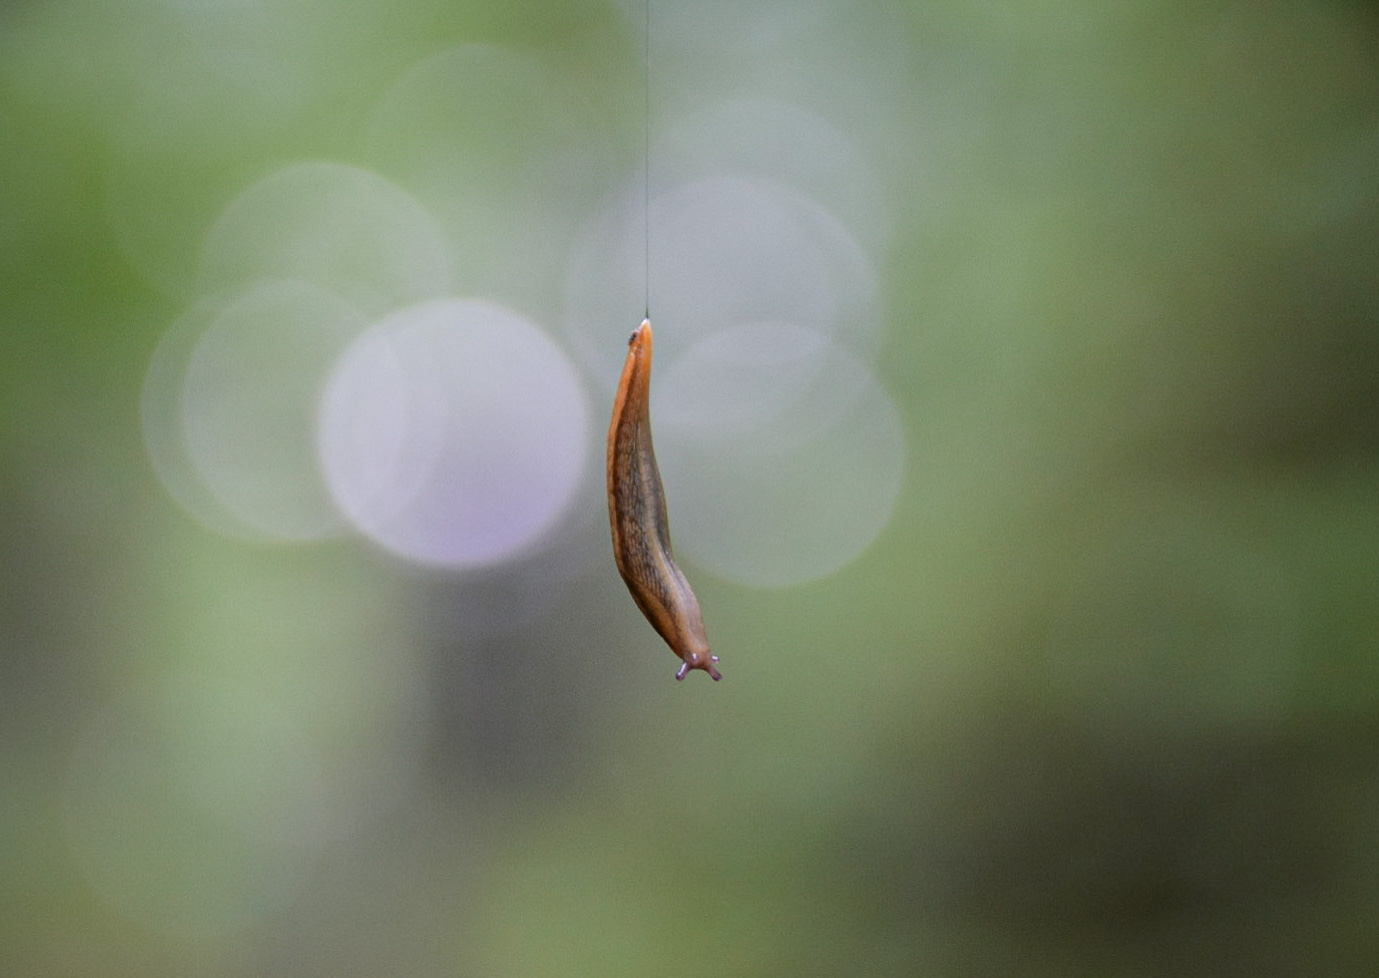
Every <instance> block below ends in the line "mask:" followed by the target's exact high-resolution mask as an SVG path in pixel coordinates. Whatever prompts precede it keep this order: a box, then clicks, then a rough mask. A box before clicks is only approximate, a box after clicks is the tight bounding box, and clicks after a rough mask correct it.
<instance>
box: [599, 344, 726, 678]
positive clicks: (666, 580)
mask: <svg viewBox="0 0 1379 978" xmlns="http://www.w3.org/2000/svg"><path fill="white" fill-rule="evenodd" d="M650 394H651V320H649V319H644V320H642V324H641V325H640V326H638V327H637V329H636V331H635V332H633V334H632V338H631V339H630V340H628V343H627V362H626V363H624V364H623V368H622V379H621V380H620V381H618V393H617V396H616V397H615V398H614V399H613V420H612V423H611V424H609V426H608V522H609V523H610V524H611V526H612V528H613V557H614V559H615V560H616V561H617V563H618V573H620V574H622V579H623V580H624V581H626V582H627V589H628V590H629V591H631V592H632V600H634V601H636V602H637V607H638V608H641V609H642V614H644V615H646V620H647V621H649V622H651V627H652V628H654V629H656V631H657V632H659V633H660V636H661V637H662V638H663V639H665V640H666V644H667V645H669V646H670V650H671V651H672V652H674V653H675V654H676V655H678V656H679V657H680V658H681V659H682V660H683V661H684V664H683V665H682V666H681V667H680V671H679V672H677V673H676V674H675V678H676V679H684V678H685V676H686V675H687V674H688V673H689V671H690V670H691V669H703V670H704V671H705V672H707V673H708V674H709V675H710V676H712V677H713V678H714V679H721V678H722V677H721V676H720V675H719V674H718V669H717V668H715V666H714V663H715V662H717V661H718V656H716V655H713V654H712V653H711V652H710V651H709V640H708V638H707V636H705V634H704V617H703V615H702V614H701V613H700V611H699V602H698V600H696V599H695V597H694V592H693V591H691V590H690V586H689V582H688V581H686V580H685V575H684V574H682V573H680V568H678V567H676V566H675V560H674V558H673V557H672V555H671V550H670V525H669V523H668V522H667V520H666V497H665V493H664V492H663V491H662V489H661V473H660V470H659V469H657V468H656V452H655V450H654V449H653V448H652V447H651V411H650V408H649V404H648V401H649V398H650Z"/></svg>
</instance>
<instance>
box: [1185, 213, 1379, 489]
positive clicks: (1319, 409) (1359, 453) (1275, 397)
mask: <svg viewBox="0 0 1379 978" xmlns="http://www.w3.org/2000/svg"><path fill="white" fill-rule="evenodd" d="M1246 262H1247V265H1248V260H1246ZM1375 269H1379V214H1376V215H1358V216H1356V217H1355V218H1353V219H1352V220H1350V221H1348V222H1346V223H1344V224H1341V225H1338V226H1327V227H1326V228H1325V229H1324V237H1323V239H1322V240H1319V241H1317V242H1316V243H1314V244H1312V245H1310V246H1306V245H1300V246H1297V247H1295V248H1289V249H1286V250H1284V251H1283V252H1281V253H1278V254H1275V255H1272V256H1269V257H1267V258H1264V259H1262V260H1260V261H1258V263H1257V264H1254V265H1253V267H1247V269H1246V270H1243V271H1242V274H1241V275H1240V277H1239V279H1238V280H1237V281H1236V282H1234V283H1233V287H1232V288H1229V289H1228V290H1227V291H1226V293H1225V295H1226V297H1227V301H1229V302H1233V303H1235V304H1236V310H1237V311H1236V313H1235V316H1234V318H1236V320H1237V321H1238V322H1240V323H1241V324H1242V326H1241V330H1240V341H1239V342H1240V350H1239V355H1238V356H1239V363H1238V372H1237V374H1236V376H1235V380H1234V384H1233V385H1232V386H1231V387H1230V388H1228V389H1226V390H1223V391H1222V392H1221V393H1222V400H1221V402H1220V404H1219V405H1218V406H1219V409H1220V411H1219V414H1217V415H1216V416H1215V417H1204V418H1203V419H1202V428H1201V431H1200V432H1199V435H1200V436H1201V437H1203V438H1204V439H1205V441H1206V445H1205V446H1204V447H1205V448H1206V449H1207V451H1208V452H1209V453H1210V454H1212V455H1214V456H1216V457H1224V458H1228V459H1232V458H1234V459H1239V458H1241V457H1242V456H1243V457H1244V458H1245V459H1247V460H1249V459H1253V460H1255V461H1257V462H1260V463H1264V464H1266V465H1268V464H1272V465H1277V466H1285V467H1290V468H1296V467H1307V466H1323V467H1325V466H1330V465H1333V464H1335V463H1337V462H1360V463H1369V462H1372V461H1374V460H1376V459H1379V288H1376V284H1375V274H1376V273H1375Z"/></svg>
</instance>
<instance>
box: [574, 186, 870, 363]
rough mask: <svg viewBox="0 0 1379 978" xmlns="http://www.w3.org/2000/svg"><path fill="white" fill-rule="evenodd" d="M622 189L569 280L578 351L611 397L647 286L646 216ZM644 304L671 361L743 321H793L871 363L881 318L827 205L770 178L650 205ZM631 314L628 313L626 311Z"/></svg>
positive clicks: (636, 197)
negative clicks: (618, 354) (619, 352)
mask: <svg viewBox="0 0 1379 978" xmlns="http://www.w3.org/2000/svg"><path fill="white" fill-rule="evenodd" d="M637 191H638V192H636V193H629V194H628V195H627V197H626V198H625V200H624V201H623V202H622V204H620V205H616V204H615V205H614V206H612V207H610V208H609V209H608V210H607V211H605V212H604V214H603V216H602V217H601V219H600V220H599V221H598V222H596V224H595V225H594V226H593V227H591V229H590V230H589V232H588V233H587V235H586V236H585V238H584V239H583V241H582V244H581V247H580V250H579V251H578V252H577V254H576V255H575V257H574V260H573V261H572V262H571V265H570V272H569V275H568V278H567V291H566V297H567V305H566V326H567V329H568V330H569V334H570V340H571V343H572V344H573V346H574V348H575V349H576V350H577V351H578V352H579V353H580V355H581V356H582V357H584V358H585V362H586V364H587V366H588V367H589V369H590V370H592V371H594V372H595V374H596V376H598V377H599V379H600V380H601V381H603V382H604V383H606V385H607V386H608V388H609V389H610V390H611V388H612V386H613V383H614V381H615V380H616V378H617V371H618V367H619V366H620V364H621V360H620V359H614V358H610V357H609V356H608V351H609V350H616V349H620V348H621V343H622V342H624V341H625V340H626V338H627V332H628V330H630V329H631V328H632V327H633V326H635V325H636V323H635V322H629V319H630V318H631V317H630V316H629V311H630V310H636V311H640V310H641V308H642V305H643V301H642V300H643V298H644V297H645V296H644V291H645V290H644V283H645V279H646V269H645V254H646V252H645V248H646V225H645V213H644V210H643V203H642V198H641V194H640V187H638V188H637ZM650 222H651V224H650V233H651V307H652V323H653V325H654V326H655V327H656V340H657V349H658V350H666V351H667V352H669V353H671V354H674V353H676V352H678V351H679V350H682V349H684V348H685V347H686V346H688V345H690V344H691V343H693V342H694V341H695V340H697V339H698V338H700V337H702V336H704V335H706V334H708V333H712V332H714V331H716V330H719V329H722V328H724V327H727V326H731V325H735V324H739V323H751V322H766V321H782V322H790V323H795V324H797V325H799V326H802V327H805V328H807V329H811V330H814V331H815V332H818V333H821V334H823V335H825V336H827V337H829V338H830V339H831V340H832V341H833V342H835V343H838V344H839V345H841V346H843V347H845V348H847V349H849V350H851V351H853V353H854V354H855V355H857V356H860V357H863V358H864V359H870V358H871V357H872V356H873V355H874V353H875V351H876V348H877V345H878V342H879V335H880V329H879V327H880V321H879V313H878V309H877V279H876V272H875V269H874V268H873V266H872V263H871V261H870V260H869V259H868V258H867V257H866V255H865V254H864V253H863V251H862V249H861V247H860V246H859V245H858V244H857V242H856V240H855V239H854V238H853V237H852V236H851V235H850V234H849V233H848V231H847V229H846V228H844V227H843V225H842V224H841V223H839V222H838V220H837V219H836V218H834V217H833V216H832V215H831V214H830V213H829V212H828V211H827V210H825V209H824V208H823V207H821V206H819V205H818V204H817V203H815V202H814V201H813V200H811V199H810V198H808V197H806V196H804V195H803V194H801V193H799V192H797V191H795V190H793V189H791V188H789V187H785V186H782V185H780V184H777V183H774V182H772V181H770V180H765V179H762V178H759V177H747V176H738V175H731V176H716V177H712V178H708V179H704V180H698V181H695V182H693V183H689V184H685V185H682V186H678V187H676V188H675V189H673V190H670V191H667V192H666V193H663V194H660V195H659V196H657V197H656V198H655V199H654V200H653V201H652V204H651V212H650ZM634 315H635V313H634Z"/></svg>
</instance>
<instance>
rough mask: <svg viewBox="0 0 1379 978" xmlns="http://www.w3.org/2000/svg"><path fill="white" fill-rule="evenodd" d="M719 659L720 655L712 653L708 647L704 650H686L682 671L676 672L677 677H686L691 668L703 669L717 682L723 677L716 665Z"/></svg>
mask: <svg viewBox="0 0 1379 978" xmlns="http://www.w3.org/2000/svg"><path fill="white" fill-rule="evenodd" d="M717 661H718V656H716V655H711V654H710V653H709V650H708V649H705V650H704V651H702V652H700V651H698V650H695V651H691V652H686V653H685V661H684V664H683V665H682V666H680V671H679V672H677V673H676V674H675V678H676V679H684V678H685V677H686V676H688V675H689V671H690V670H691V669H703V670H704V671H705V672H707V673H708V674H709V675H710V676H712V677H713V680H714V682H717V681H718V680H720V679H722V678H723V677H722V676H721V675H720V674H719V672H718V669H717V668H716V667H715V666H714V663H715V662H717Z"/></svg>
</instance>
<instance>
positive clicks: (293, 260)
mask: <svg viewBox="0 0 1379 978" xmlns="http://www.w3.org/2000/svg"><path fill="white" fill-rule="evenodd" d="M454 273H455V255H454V249H453V247H452V245H451V242H450V239H449V237H448V236H447V235H446V233H445V231H444V230H443V229H442V228H441V226H440V225H439V224H438V223H436V221H435V219H434V218H433V217H432V216H431V214H430V213H429V212H428V211H427V210H426V209H425V208H424V207H423V206H422V205H421V204H420V203H418V202H417V200H416V199H415V198H413V197H412V196H411V195H409V194H408V193H407V192H406V191H405V190H403V189H402V188H401V187H399V186H397V185H396V184H393V183H391V182H390V181H388V180H385V179H384V178H383V177H381V176H379V175H378V174H376V173H373V172H371V171H369V170H365V169H361V168H360V167H356V166H348V165H346V164H343V163H331V162H309V163H297V164H293V165H291V166H287V167H284V168H283V169H281V170H277V171H276V172H274V173H271V174H269V175H268V176H266V177H264V178H263V179H262V180H260V181H258V182H257V183H255V184H254V185H253V186H251V187H249V188H248V189H247V190H245V191H244V192H243V193H242V194H240V195H239V196H238V197H237V198H236V199H235V200H234V201H233V202H231V203H230V205H229V206H228V207H226V208H225V210H224V211H223V212H222V213H221V215H220V217H219V218H218V219H217V220H216V223H215V224H214V225H213V226H212V227H211V230H210V231H209V232H208V233H207V235H206V238H205V241H204V243H203V245H202V252H201V265H200V270H199V273H198V278H197V290H198V291H199V292H200V293H202V294H205V293H208V292H211V291H216V290H220V289H227V288H233V287H236V286H242V285H244V284H245V283H252V282H253V281H255V280H257V279H262V278H296V279H301V280H304V281H308V282H311V283H313V284H315V285H318V286H320V287H321V288H324V289H327V290H329V291H331V292H335V293H337V294H339V295H341V296H344V297H345V298H346V299H348V300H349V301H351V302H353V303H354V304H356V305H358V306H359V307H360V308H361V309H363V310H365V311H366V312H368V313H371V314H379V313H382V312H384V311H386V310H388V309H392V308H394V307H396V306H398V305H402V304H404V303H409V302H417V301H420V300H422V299H428V298H433V297H435V296H439V295H445V294H447V293H449V292H450V291H452V289H453V285H454Z"/></svg>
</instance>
